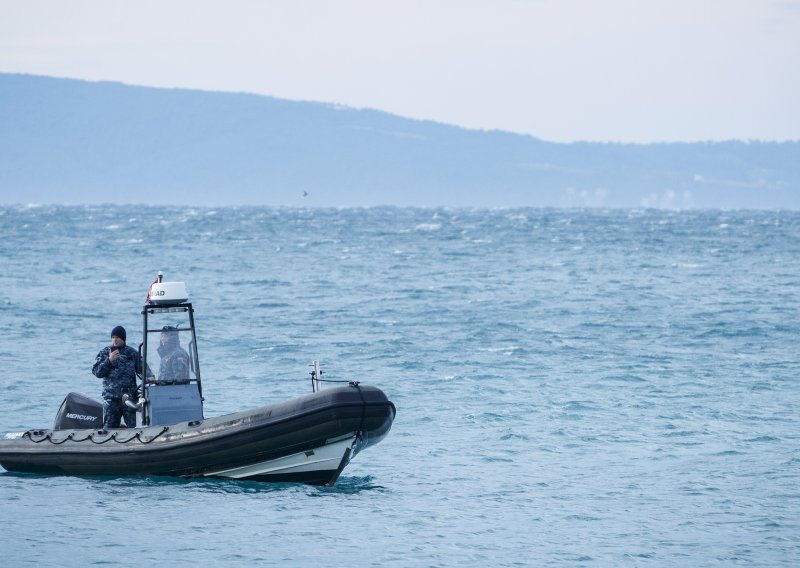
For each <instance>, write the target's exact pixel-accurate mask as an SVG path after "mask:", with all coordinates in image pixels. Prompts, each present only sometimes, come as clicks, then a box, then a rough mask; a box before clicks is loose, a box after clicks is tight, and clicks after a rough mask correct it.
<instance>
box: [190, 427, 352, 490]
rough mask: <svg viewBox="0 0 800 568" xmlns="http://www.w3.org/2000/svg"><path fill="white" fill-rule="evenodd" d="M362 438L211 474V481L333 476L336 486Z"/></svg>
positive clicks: (347, 438) (350, 436) (349, 438)
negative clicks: (339, 474)
mask: <svg viewBox="0 0 800 568" xmlns="http://www.w3.org/2000/svg"><path fill="white" fill-rule="evenodd" d="M357 442H358V437H357V436H356V435H355V434H352V435H348V436H345V437H342V438H339V439H337V440H333V441H330V442H329V443H327V444H325V445H324V446H320V447H318V448H314V449H313V450H307V451H304V452H298V453H296V454H292V455H289V456H283V457H280V458H277V459H272V460H267V461H264V462H260V463H255V464H250V465H246V466H242V467H236V468H232V469H223V470H217V471H210V472H207V473H205V474H204V475H205V476H207V477H212V476H213V477H229V478H232V479H249V478H257V479H258V480H259V481H269V478H271V477H274V478H287V477H290V476H294V475H298V474H310V473H315V472H317V473H319V474H320V476H321V477H325V476H330V477H331V478H332V481H331V482H330V483H329V484H330V485H332V484H333V483H334V482H335V481H336V478H337V477H338V472H341V471H342V469H344V468H345V466H346V465H347V464H348V463H350V459H351V458H352V457H353V456H354V455H355V453H356V451H357V449H356V445H357Z"/></svg>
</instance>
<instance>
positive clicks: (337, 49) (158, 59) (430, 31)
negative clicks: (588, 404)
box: [0, 0, 800, 142]
mask: <svg viewBox="0 0 800 568" xmlns="http://www.w3.org/2000/svg"><path fill="white" fill-rule="evenodd" d="M0 72H15V73H32V74H38V75H52V76H58V77H72V78H80V79H90V80H113V81H122V82H124V83H129V84H136V85H150V86H159V87H185V88H199V89H207V90H220V91H245V92H251V93H258V94H264V95H272V96H275V97H281V98H288V99H295V100H312V101H322V102H332V103H338V104H343V105H347V106H351V107H357V108H375V109H380V110H385V111H388V112H392V113H395V114H398V115H401V116H405V117H411V118H421V119H431V120H435V121H439V122H445V123H450V124H457V125H461V126H464V127H468V128H480V129H499V130H507V131H512V132H519V133H526V134H531V135H533V136H536V137H539V138H543V139H545V140H552V141H561V142H570V141H576V140H593V141H594V140H598V141H624V142H659V141H697V140H728V139H758V140H797V139H800V0H596V1H590V0H585V1H579V0H485V1H472V0H425V1H419V0H402V1H379V0H372V1H366V0H363V1H362V0H329V1H323V0H308V1H304V0H285V1H283V0H281V1H270V0H262V1H257V0H226V1H225V2H222V1H214V2H211V1H205V0H180V1H165V0H158V1H153V0H139V1H137V2H121V1H111V0H83V1H81V0H78V1H70V2H66V1H64V0H42V1H37V0H29V1H10V0H0Z"/></svg>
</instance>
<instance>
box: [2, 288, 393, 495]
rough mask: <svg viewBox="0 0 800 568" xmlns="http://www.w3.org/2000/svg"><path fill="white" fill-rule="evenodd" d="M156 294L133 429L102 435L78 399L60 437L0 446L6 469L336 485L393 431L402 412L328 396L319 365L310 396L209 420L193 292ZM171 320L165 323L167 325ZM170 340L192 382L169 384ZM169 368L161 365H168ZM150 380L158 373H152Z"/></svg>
mask: <svg viewBox="0 0 800 568" xmlns="http://www.w3.org/2000/svg"><path fill="white" fill-rule="evenodd" d="M161 280H162V279H161V276H159V278H158V279H157V281H156V282H154V283H153V285H152V286H151V289H150V292H149V293H148V299H147V301H146V303H145V306H144V309H143V310H142V314H143V319H144V327H143V330H144V333H143V342H142V344H141V345H140V346H139V354H140V360H141V361H143V362H145V363H146V364H145V365H142V370H141V372H139V373H137V374H138V381H137V382H139V383H140V384H139V385H138V386H139V390H138V393H137V396H136V397H135V399H128V400H126V404H127V405H128V406H129V407H130V408H131V409H134V410H135V411H136V426H135V427H132V428H112V429H108V430H106V429H103V428H102V424H103V421H102V406H101V405H100V404H99V403H98V402H96V401H94V400H92V399H90V398H88V397H86V396H84V395H81V394H78V393H70V394H69V395H68V396H67V397H66V398H65V399H64V402H63V403H62V405H61V407H60V408H59V411H58V413H57V415H56V420H55V424H54V427H53V428H52V429H30V430H26V431H24V432H11V433H7V434H5V435H4V436H3V437H2V439H0V465H2V467H3V468H5V469H6V470H7V471H11V472H28V473H40V474H57V475H99V476H126V475H163V476H176V477H226V478H235V479H248V480H255V481H268V482H303V483H310V484H318V485H333V484H334V483H335V482H336V480H337V479H338V477H339V475H340V474H341V472H342V470H343V469H344V468H345V467H346V466H347V464H348V463H349V462H350V460H351V459H353V457H355V455H356V454H358V453H359V452H360V451H362V450H364V449H365V448H367V447H369V446H371V445H374V444H377V443H378V442H380V441H381V440H382V439H383V438H384V437H385V436H386V435H387V434H388V432H389V430H390V428H391V426H392V422H393V420H394V417H395V412H396V410H395V407H394V404H392V402H391V401H389V400H388V399H387V397H386V395H385V394H384V393H383V392H382V391H381V390H380V389H378V388H376V387H372V386H367V385H361V384H360V383H358V382H355V381H352V382H348V383H347V384H345V385H343V386H335V387H329V388H322V384H323V382H324V381H323V380H322V379H321V372H320V369H319V364H318V362H316V361H315V362H314V363H313V370H312V371H311V383H312V392H311V393H310V394H308V395H305V396H300V397H298V398H295V399H292V400H289V401H286V402H281V403H278V404H272V405H268V406H263V407H260V408H255V409H251V410H245V411H243V412H236V413H233V414H226V415H223V416H217V417H214V418H205V417H204V416H203V396H202V388H201V387H202V383H201V378H200V366H199V360H198V356H197V348H196V345H197V343H196V336H195V327H194V316H193V314H194V310H193V307H192V305H191V303H189V302H188V301H187V300H188V298H187V297H186V292H185V284H183V283H182V282H162V281H161ZM165 321H166V323H167V324H166V325H163V324H164V322H165ZM166 334H175V337H176V338H177V339H174V343H175V344H181V341H180V339H184V341H183V344H184V345H187V346H188V351H186V350H184V352H185V353H186V355H187V359H188V365H187V367H188V369H187V374H186V375H185V376H182V377H161V376H158V375H157V374H156V373H152V371H151V369H156V368H159V363H161V362H162V361H159V358H161V359H163V358H164V357H165V353H164V352H163V351H162V350H161V349H154V347H155V342H156V341H158V340H157V339H156V338H160V341H161V344H162V345H164V344H165V343H166V342H165V341H164V337H165V335H166ZM161 367H162V368H163V365H161ZM151 373H152V374H151Z"/></svg>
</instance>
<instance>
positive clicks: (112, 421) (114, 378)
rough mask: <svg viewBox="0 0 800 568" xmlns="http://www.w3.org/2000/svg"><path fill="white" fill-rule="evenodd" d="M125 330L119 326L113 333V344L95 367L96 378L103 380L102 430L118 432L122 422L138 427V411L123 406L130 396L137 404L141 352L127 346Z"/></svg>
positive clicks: (93, 371)
mask: <svg viewBox="0 0 800 568" xmlns="http://www.w3.org/2000/svg"><path fill="white" fill-rule="evenodd" d="M125 340H126V333H125V328H124V327H122V326H121V325H118V326H117V327H115V328H114V329H113V330H111V343H112V345H110V346H109V347H103V349H101V350H100V353H98V354H97V358H96V359H95V361H94V366H93V367H92V373H93V374H94V376H95V377H97V378H99V379H103V428H104V429H106V430H108V429H109V428H119V426H120V419H121V418H123V417H124V418H125V425H126V426H127V427H128V428H133V427H134V426H135V425H136V411H135V410H133V409H132V408H128V407H127V406H125V404H124V403H123V402H122V395H124V394H127V395H128V396H130V397H131V399H132V400H134V401H135V400H136V371H137V370H139V369H141V363H140V361H139V352H138V351H136V349H134V348H133V347H129V346H128V345H126V344H125Z"/></svg>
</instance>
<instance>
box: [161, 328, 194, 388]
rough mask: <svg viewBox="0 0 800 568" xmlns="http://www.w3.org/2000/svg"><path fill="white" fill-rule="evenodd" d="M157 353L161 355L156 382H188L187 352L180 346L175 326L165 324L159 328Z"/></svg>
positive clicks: (162, 383) (179, 383) (169, 383)
mask: <svg viewBox="0 0 800 568" xmlns="http://www.w3.org/2000/svg"><path fill="white" fill-rule="evenodd" d="M158 354H159V355H160V356H161V364H160V365H159V369H158V381H156V382H157V383H158V384H160V385H171V384H176V385H181V384H186V383H188V382H189V354H188V353H187V352H186V350H185V349H184V348H183V347H181V342H180V339H178V330H177V328H175V327H172V326H169V325H165V326H164V328H163V329H162V330H161V345H160V346H159V347H158Z"/></svg>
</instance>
